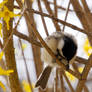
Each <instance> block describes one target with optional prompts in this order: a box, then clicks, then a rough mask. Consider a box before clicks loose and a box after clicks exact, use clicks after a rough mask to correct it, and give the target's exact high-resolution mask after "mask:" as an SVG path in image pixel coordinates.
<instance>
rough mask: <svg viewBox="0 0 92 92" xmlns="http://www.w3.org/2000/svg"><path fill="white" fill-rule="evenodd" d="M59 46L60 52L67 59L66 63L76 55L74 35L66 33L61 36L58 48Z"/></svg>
mask: <svg viewBox="0 0 92 92" xmlns="http://www.w3.org/2000/svg"><path fill="white" fill-rule="evenodd" d="M61 44H63V46H61V54H62V55H63V56H64V57H65V58H66V59H67V61H68V63H70V61H71V60H72V59H73V58H74V57H75V56H76V53H77V42H76V39H75V38H74V36H72V35H70V34H67V35H64V36H63V40H62V39H61V40H60V43H59V48H58V49H60V45H61Z"/></svg>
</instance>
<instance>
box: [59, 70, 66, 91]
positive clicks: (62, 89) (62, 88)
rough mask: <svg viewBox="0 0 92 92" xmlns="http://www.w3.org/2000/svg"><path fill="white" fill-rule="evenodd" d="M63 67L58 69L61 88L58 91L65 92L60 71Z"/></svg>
mask: <svg viewBox="0 0 92 92" xmlns="http://www.w3.org/2000/svg"><path fill="white" fill-rule="evenodd" d="M62 71H63V69H62V70H61V69H59V76H60V86H61V89H60V92H66V90H65V86H64V80H63V73H62Z"/></svg>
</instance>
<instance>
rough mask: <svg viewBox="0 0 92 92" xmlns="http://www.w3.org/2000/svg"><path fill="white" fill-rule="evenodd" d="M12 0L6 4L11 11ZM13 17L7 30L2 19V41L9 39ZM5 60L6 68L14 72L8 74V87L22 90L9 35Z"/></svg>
mask: <svg viewBox="0 0 92 92" xmlns="http://www.w3.org/2000/svg"><path fill="white" fill-rule="evenodd" d="M13 3H14V0H8V2H7V4H6V6H7V7H8V9H9V10H10V11H13V6H14V4H13ZM12 25H13V19H11V20H10V21H9V26H10V29H9V30H7V27H6V23H5V22H4V21H3V43H4V45H5V43H6V42H7V39H9V36H10V35H11V33H12V31H13V30H12V29H13V26H12ZM4 53H5V60H6V66H7V68H8V69H13V70H14V73H12V74H11V75H10V76H9V82H10V88H11V92H19V91H20V92H23V91H22V88H21V86H20V83H19V79H18V73H17V68H16V60H15V55H14V46H13V36H12V37H11V39H10V41H9V42H8V44H7V46H6V48H5V50H4Z"/></svg>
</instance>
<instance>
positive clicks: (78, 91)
mask: <svg viewBox="0 0 92 92" xmlns="http://www.w3.org/2000/svg"><path fill="white" fill-rule="evenodd" d="M91 66H92V55H91V56H90V58H89V60H88V62H87V64H86V65H85V67H84V70H83V72H82V79H81V80H79V82H78V85H77V88H76V92H81V91H82V89H83V87H84V84H85V82H86V79H87V76H88V73H89V71H90V69H91Z"/></svg>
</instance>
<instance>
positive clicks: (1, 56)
mask: <svg viewBox="0 0 92 92" xmlns="http://www.w3.org/2000/svg"><path fill="white" fill-rule="evenodd" d="M3 55H4V53H3V52H0V60H1V59H2V58H3Z"/></svg>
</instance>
